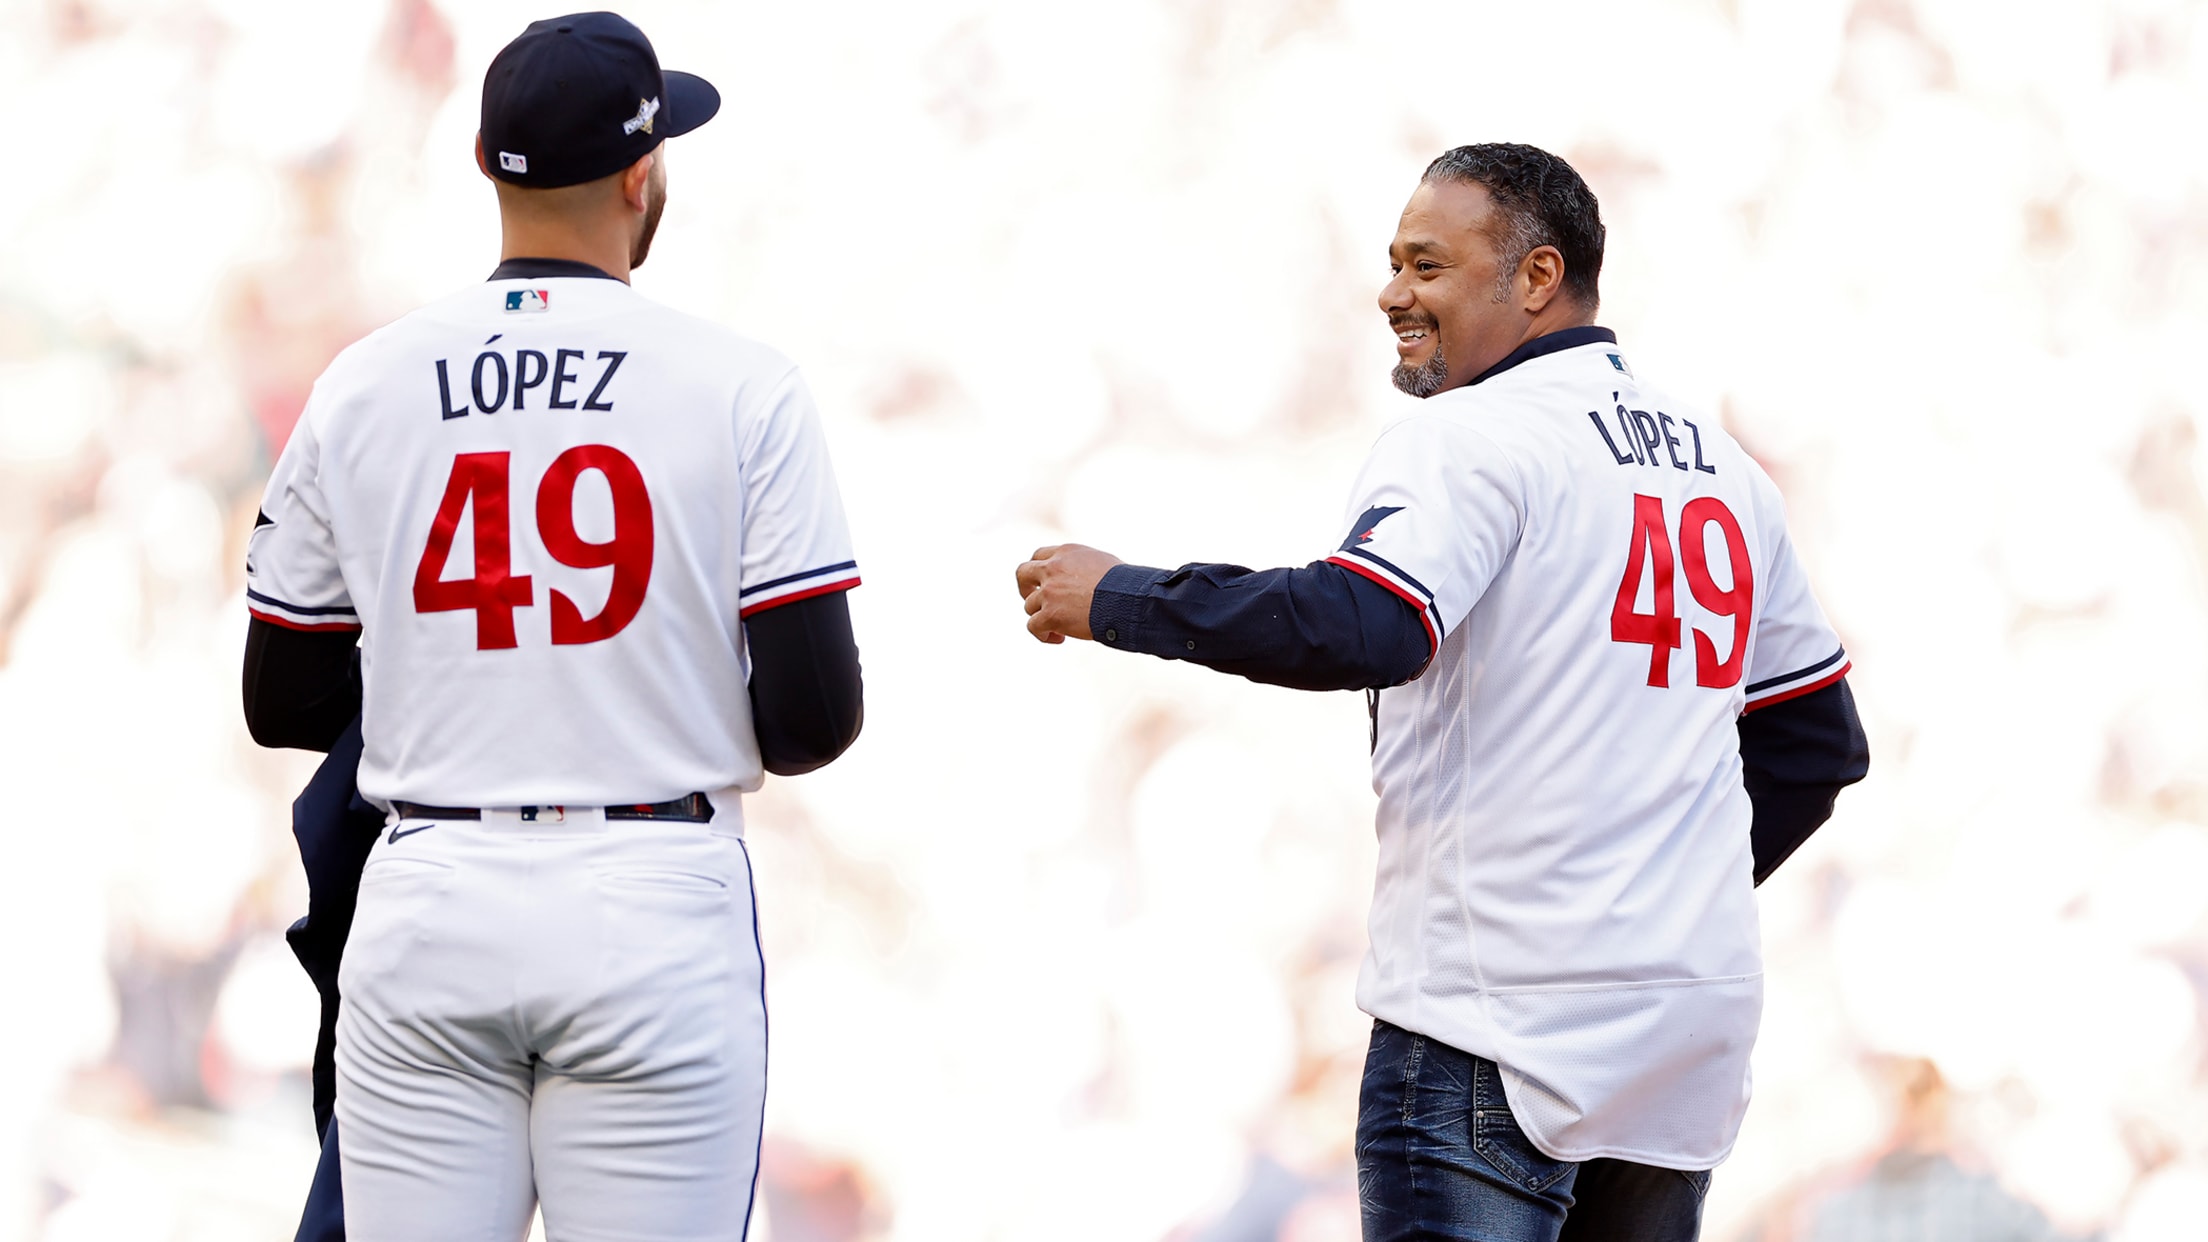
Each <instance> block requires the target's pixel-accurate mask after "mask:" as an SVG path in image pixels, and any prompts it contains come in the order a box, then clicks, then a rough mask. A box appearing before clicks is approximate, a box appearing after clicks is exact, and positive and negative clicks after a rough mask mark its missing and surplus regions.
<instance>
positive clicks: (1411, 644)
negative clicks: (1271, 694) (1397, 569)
mask: <svg viewBox="0 0 2208 1242" xmlns="http://www.w3.org/2000/svg"><path fill="white" fill-rule="evenodd" d="M1089 630H1090V632H1091V633H1092V634H1094V635H1095V637H1096V641H1098V642H1100V643H1102V644H1103V645H1105V646H1107V647H1112V648H1116V649H1118V650H1120V651H1135V652H1140V653H1142V654H1144V655H1153V656H1157V657H1159V658H1160V659H1165V660H1186V661H1188V662H1189V663H1191V664H1201V665H1203V666H1204V667H1206V668H1211V669H1216V670H1218V671H1219V672H1222V673H1233V674H1235V675H1237V676H1240V677H1247V678H1249V679H1250V680H1251V681H1258V682H1264V683H1266V684H1268V685H1275V686H1287V687H1289V688H1291V689H1296V690H1372V689H1379V688H1381V687H1385V686H1399V685H1402V684H1403V683H1404V682H1406V681H1409V680H1410V679H1411V678H1413V677H1416V676H1418V674H1419V672H1420V671H1421V670H1422V669H1424V668H1425V667H1426V662H1427V661H1428V660H1430V659H1432V658H1433V654H1434V652H1433V644H1432V642H1431V640H1430V639H1429V638H1428V637H1427V632H1426V626H1425V623H1424V622H1423V621H1421V620H1420V619H1419V614H1418V611H1417V610H1416V609H1414V608H1412V607H1411V605H1410V604H1408V603H1406V602H1404V601H1403V600H1402V599H1400V598H1398V597H1397V596H1395V595H1394V594H1392V593H1391V592H1389V591H1388V590H1387V588H1385V587H1382V586H1380V585H1379V584H1378V583H1375V582H1373V581H1371V580H1369V579H1367V578H1364V577H1362V576H1361V575H1358V574H1355V573H1352V572H1350V571H1349V570H1347V569H1344V568H1342V567H1341V566H1339V565H1333V564H1329V563H1327V562H1325V561H1318V562H1315V563H1313V564H1310V565H1306V566H1304V567H1302V568H1300V569H1262V570H1253V569H1244V568H1243V567H1242V566H1240V565H1183V566H1181V567H1180V568H1179V569H1151V568H1148V567H1146V566H1141V565H1115V566H1113V567H1112V568H1111V569H1110V570H1109V571H1107V572H1106V573H1105V575H1104V577H1103V579H1102V580H1101V581H1100V582H1098V583H1097V587H1096V596H1095V598H1094V599H1093V600H1092V601H1091V602H1090V604H1089Z"/></svg>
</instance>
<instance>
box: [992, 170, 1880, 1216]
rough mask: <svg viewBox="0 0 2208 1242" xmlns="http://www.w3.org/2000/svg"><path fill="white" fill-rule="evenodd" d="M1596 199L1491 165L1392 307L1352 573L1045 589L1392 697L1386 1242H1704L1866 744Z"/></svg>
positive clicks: (1374, 927) (1098, 566)
mask: <svg viewBox="0 0 2208 1242" xmlns="http://www.w3.org/2000/svg"><path fill="white" fill-rule="evenodd" d="M1602 247H1603V227H1602V222H1601V217H1600V215H1599V214H1598V211H1597V207H1596V202H1595V197H1594V195H1593V194H1592V193H1591V192H1590V191H1589V190H1588V188H1587V186H1586V184H1585V183H1584V182H1583V181H1581V179H1580V177H1579V175H1578V174H1577V173H1576V172H1574V171H1573V169H1572V168H1571V167H1570V166H1569V165H1568V164H1566V163H1565V162H1564V161H1563V160H1561V159H1558V158H1557V157H1555V156H1553V155H1550V154H1549V153H1547V152H1545V151H1541V150H1539V149H1537V148H1533V147H1527V146H1520V145H1516V144H1505V143H1492V144H1482V145H1477V146H1468V147H1459V148H1456V149H1455V150H1452V151H1449V152H1448V153H1446V154H1444V155H1442V156H1441V157H1440V158H1439V159H1436V160H1435V161H1434V162H1433V163H1432V164H1431V165H1430V166H1429V167H1428V168H1427V170H1426V174H1425V177H1424V178H1423V180H1422V181H1421V182H1420V184H1419V186H1418V188H1417V190H1416V192H1414V193H1413V194H1412V196H1411V200H1410V204H1409V206H1407V207H1406V208H1405V209H1404V211H1403V216H1402V220H1401V223H1400V225H1399V227H1398V229H1397V231H1396V236H1395V240H1394V242H1393V244H1392V245H1391V246H1390V247H1389V251H1388V257H1389V265H1390V267H1391V269H1392V270H1393V272H1394V278H1393V279H1392V280H1390V281H1389V282H1388V284H1387V286H1386V288H1384V289H1383V290H1382V291H1381V294H1380V309H1381V311H1382V312H1383V313H1384V314H1386V315H1387V317H1388V323H1389V326H1390V327H1392V328H1393V329H1394V330H1395V333H1396V338H1397V353H1398V355H1399V361H1398V363H1397V366H1396V368H1395V376H1394V378H1395V383H1396V386H1397V387H1399V388H1401V389H1402V390H1403V391H1405V392H1407V393H1410V394H1411V395H1413V396H1416V397H1422V398H1426V399H1428V405H1427V407H1426V408H1425V409H1424V410H1422V411H1421V412H1420V413H1419V414H1416V415H1413V416H1412V417H1410V418H1407V419H1405V420H1403V421H1402V422H1400V423H1398V424H1396V425H1395V426H1393V427H1391V428H1389V429H1388V430H1387V431H1386V432H1384V433H1383V434H1382V435H1381V437H1380V439H1379V441H1378V442H1377V443H1376V444H1375V445H1374V446H1373V448H1372V451H1371V454H1370V456H1369V457H1368V458H1367V459H1366V462H1365V466H1364V469H1363V471H1362V473H1361V475H1360V477H1359V478H1358V481H1357V484H1356V486H1355V488H1354V489H1353V491H1352V493H1351V496H1350V500H1349V504H1348V507H1347V509H1346V512H1345V520H1344V526H1343V530H1344V536H1343V539H1342V542H1341V543H1340V545H1339V546H1338V547H1336V548H1334V549H1333V550H1332V552H1331V554H1330V555H1328V556H1327V557H1326V558H1325V559H1323V560H1320V561H1317V562H1315V563H1313V564H1310V565H1307V566H1304V567H1302V568H1295V569H1275V570H1266V571H1261V572H1253V571H1251V570H1248V569H1244V568H1242V567H1240V566H1235V565H1217V564H1193V565H1184V566H1182V567H1180V568H1179V569H1174V570H1166V569H1149V568H1144V567H1141V566H1136V565H1126V564H1121V563H1120V562H1119V561H1118V560H1117V559H1116V558H1114V557H1111V556H1109V555H1107V554H1105V553H1103V552H1099V551H1097V550H1095V549H1093V548H1086V547H1082V546H1080V545H1077V544H1066V545H1062V546H1058V547H1050V548H1043V549H1040V550H1038V551H1037V552H1036V553H1035V556H1034V558H1033V559H1032V560H1030V561H1028V562H1026V563H1024V564H1022V565H1021V566H1020V567H1019V571H1018V579H1019V589H1020V594H1021V596H1022V598H1023V599H1024V601H1025V603H1026V608H1027V612H1028V629H1029V630H1030V631H1031V632H1032V633H1033V634H1034V635H1035V636H1036V637H1037V638H1039V639H1041V640H1042V641H1044V642H1062V641H1064V639H1066V638H1068V637H1071V638H1081V639H1094V640H1096V641H1098V642H1100V643H1102V644H1103V645H1105V646H1108V647H1114V648H1117V649H1119V650H1123V651H1132V652H1140V653H1145V654H1149V655H1154V656H1159V657H1162V658H1165V659H1173V660H1187V661H1190V662H1192V663H1197V664H1202V665H1206V666H1208V667H1210V668H1213V669H1217V670H1220V671H1222V672H1229V673H1237V674H1240V675H1241V676H1244V677H1248V678H1250V679H1251V680H1253V681H1261V682H1269V683H1272V684H1276V685H1283V686H1290V687H1295V688H1300V689H1308V690H1335V689H1361V690H1367V691H1371V692H1373V712H1372V714H1373V783H1374V787H1375V789H1376V790H1377V792H1378V793H1379V795H1380V805H1379V812H1378V834H1379V846H1380V854H1379V876H1378V881H1377V883H1376V885H1375V888H1374V894H1373V907H1372V916H1371V921H1370V932H1371V947H1370V952H1369V954H1368V955H1367V957H1366V959H1365V963H1364V967H1363V970H1362V972H1361V974H1360V976H1359V979H1358V985H1357V1000H1358V1004H1359V1006H1360V1007H1362V1008H1363V1009H1364V1010H1366V1011H1367V1012H1369V1013H1370V1014H1372V1015H1373V1017H1374V1019H1375V1022H1374V1027H1373V1036H1372V1045H1371V1051H1370V1054H1369V1057H1368V1059H1367V1062H1366V1068H1365V1079H1364V1086H1363V1098H1362V1100H1361V1102H1360V1116H1359V1121H1358V1134H1357V1159H1358V1184H1359V1189H1360V1198H1361V1200H1362V1203H1363V1214H1364V1234H1365V1238H1366V1240H1367V1242H1409V1240H1411V1239H1432V1238H1446V1239H1472V1238H1479V1239H1512V1240H1515V1239H1539V1240H1542V1242H1547V1240H1550V1239H1559V1238H1565V1239H1576V1240H1580V1242H1597V1240H1608V1239H1623V1238H1632V1239H1639V1240H1643V1242H1646V1240H1672V1239H1691V1238H1694V1237H1696V1236H1697V1235H1698V1233H1699V1231H1700V1227H1701V1205H1702V1196H1703V1194H1704V1193H1705V1192H1706V1190H1707V1188H1708V1185H1709V1178H1710V1170H1711V1169H1713V1168H1714V1167H1716V1165H1717V1164H1718V1163H1720V1162H1721V1161H1723V1160H1724V1159H1725V1157H1726V1155H1727V1153H1728V1152H1730V1151H1731V1149H1732V1144H1733V1139H1734V1136H1735V1134H1736V1133H1737V1132H1738V1130H1739V1127H1740V1121H1741V1117H1742V1115H1743V1114H1744V1112H1745V1110H1746V1108H1747V1104H1748V1057H1749V1051H1750V1049H1751V1048H1752V1046H1753V1044H1754V1042H1755V1036H1756V1027H1757V1023H1758V1021H1759V1018H1760V1015H1761V1011H1762V965H1761V960H1760V953H1759V948H1758V939H1757V923H1756V907H1755V898H1754V895H1753V891H1752V890H1753V886H1754V885H1755V884H1756V883H1758V882H1760V881H1761V880H1762V879H1763V878H1764V877H1765V876H1767V875H1769V874H1770V872H1771V870H1772V869H1773V868H1775V867H1777V866H1778V865H1779V863H1780V862H1781V861H1783V860H1784V859H1785V858H1786V856H1787V855H1788V854H1790V853H1791V852H1792V851H1793V850H1794V848H1795V847H1796V846H1798V845H1800V844H1801V842H1802V841H1803V840H1804V839H1805V838H1807V837H1808V836H1809V834H1810V833H1811V832H1813V831H1815V829H1816V828H1817V827H1818V826H1819V825H1820V824H1822V823H1823V822H1824V821H1825V819H1826V818H1828V817H1829V816H1830V814H1831V811H1832V805H1833V800H1834V798H1835V797H1836V795H1837V794H1838V791H1839V790H1840V788H1841V787H1842V786H1844V785H1847V784H1849V783H1851V782H1853V781H1856V780H1859V779H1861V778H1862V776H1863V774H1864V772H1865V770H1866V767H1867V764H1868V754H1867V750H1866V748H1865V746H1864V741H1863V734H1862V729H1861V726H1860V724H1859V723H1858V721H1857V719H1856V713H1855V708H1854V703H1853V700H1852V698H1851V697H1850V694H1849V690H1848V686H1847V682H1846V681H1845V679H1844V675H1845V674H1846V672H1847V669H1848V661H1847V658H1846V656H1845V654H1844V653H1842V651H1841V649H1840V641H1839V639H1838V638H1837V637H1836V636H1835V635H1834V633H1833V631H1832V628H1831V627H1830V625H1828V624H1827V622H1826V620H1825V617H1824V614H1823V613H1822V612H1821V611H1820V610H1819V608H1818V606H1817V603H1816V601H1815V599H1814V598H1813V597H1812V596H1811V594H1810V590H1809V585H1808V581H1807V579H1806V577H1805V576H1804V574H1803V571H1802V567H1801V565H1800V564H1799V563H1798V561H1797V560H1796V558H1795V555H1794V552H1793V549H1792V546H1791V545H1790V544H1789V543H1788V541H1787V535H1786V528H1785V522H1784V517H1783V514H1782V511H1781V506H1780V501H1779V496H1778V492H1777V490H1776V489H1775V488H1774V487H1773V486H1772V484H1771V480H1770V479H1769V478H1768V477H1767V476H1766V475H1765V474H1764V472H1763V471H1762V469H1761V468H1759V467H1758V466H1757V465H1756V463H1755V462H1754V461H1753V460H1752V459H1750V458H1749V457H1748V455H1747V454H1746V453H1744V452H1743V451H1742V450H1741V448H1740V446H1739V445H1737V444H1736V443H1734V441H1733V439H1732V437H1730V436H1729V435H1727V434H1726V433H1725V431H1724V429H1723V428H1722V427H1721V426H1719V425H1718V423H1717V422H1716V421H1715V420H1713V419H1710V418H1708V417H1706V416H1705V415H1703V414H1702V413H1700V412H1698V411H1695V410H1693V409H1691V408H1689V407H1687V406H1685V405H1683V404H1681V403H1680V402H1678V401H1676V400H1674V399H1673V398H1671V397H1670V396H1668V395H1666V394H1664V393H1663V392H1661V391H1660V390H1658V389H1657V388H1655V387H1654V386H1652V385H1649V384H1646V383H1644V382H1643V381H1642V380H1641V379H1640V378H1639V377H1638V376H1637V375H1636V373H1635V372H1634V370H1633V368H1632V367H1631V366H1630V365H1629V364H1628V363H1627V361H1626V357H1625V355H1624V353H1623V352H1622V351H1621V349H1620V347H1619V345H1618V343H1617V338H1616V336H1615V335H1614V334H1612V333H1611V332H1610V331H1609V330H1608V329H1606V328H1602V327H1598V326H1596V325H1595V322H1594V320H1595V312H1596V308H1597V305H1598V301H1599V298H1598V292H1597V277H1598V276H1599V275H1600V273H1601V270H1602Z"/></svg>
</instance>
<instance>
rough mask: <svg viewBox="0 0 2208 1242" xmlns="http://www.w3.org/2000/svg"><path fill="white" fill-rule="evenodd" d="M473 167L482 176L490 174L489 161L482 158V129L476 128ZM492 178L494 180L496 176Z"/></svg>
mask: <svg viewBox="0 0 2208 1242" xmlns="http://www.w3.org/2000/svg"><path fill="white" fill-rule="evenodd" d="M475 167H476V170H477V171H478V172H481V173H482V174H483V175H484V176H486V177H489V176H490V175H491V162H490V161H489V160H486V159H484V158H483V131H481V130H477V131H476V134H475ZM492 180H494V181H495V180H497V178H495V177H493V178H492Z"/></svg>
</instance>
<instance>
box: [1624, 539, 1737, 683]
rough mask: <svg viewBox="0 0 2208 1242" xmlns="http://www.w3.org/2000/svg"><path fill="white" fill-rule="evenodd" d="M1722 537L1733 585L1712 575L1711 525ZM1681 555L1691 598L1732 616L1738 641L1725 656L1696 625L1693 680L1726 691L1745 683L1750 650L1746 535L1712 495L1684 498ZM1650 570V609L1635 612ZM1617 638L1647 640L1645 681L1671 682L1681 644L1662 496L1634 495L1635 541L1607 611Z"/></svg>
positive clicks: (1718, 612) (1724, 615)
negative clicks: (1673, 660)
mask: <svg viewBox="0 0 2208 1242" xmlns="http://www.w3.org/2000/svg"><path fill="white" fill-rule="evenodd" d="M1712 522H1715V523H1716V524H1717V528H1718V530H1719V531H1721V532H1723V534H1724V536H1725V551H1726V553H1727V556H1728V559H1730V560H1731V561H1732V563H1733V574H1732V578H1733V585H1732V586H1731V587H1729V588H1728V587H1720V586H1719V585H1717V582H1716V580H1715V579H1713V578H1711V577H1710V565H1709V554H1708V552H1707V551H1706V550H1705V549H1706V547H1707V545H1706V544H1705V543H1704V542H1703V540H1704V537H1705V536H1706V535H1707V534H1708V527H1709V525H1710V523H1712ZM1679 559H1680V560H1681V561H1684V562H1685V567H1686V573H1687V589H1688V590H1689V591H1691V592H1693V594H1694V602H1695V603H1698V604H1700V605H1702V607H1704V608H1706V609H1708V610H1709V611H1711V612H1713V613H1716V614H1717V615H1718V616H1721V617H1731V618H1732V619H1733V645H1732V648H1731V651H1730V653H1729V654H1728V655H1727V656H1726V657H1725V658H1724V659H1723V660H1719V659H1718V658H1717V644H1716V643H1715V642H1713V641H1712V640H1711V638H1710V636H1709V635H1708V634H1705V633H1703V632H1702V631H1701V630H1700V629H1699V628H1698V629H1696V630H1695V631H1694V684H1696V685H1698V686H1712V687H1716V688H1718V689H1724V688H1726V687H1728V686H1736V685H1739V684H1740V675H1741V671H1742V665H1743V664H1744V663H1745V662H1746V656H1747V654H1748V629H1749V626H1750V624H1751V618H1750V615H1749V614H1750V612H1751V609H1752V607H1753V605H1754V602H1755V594H1756V571H1755V567H1754V566H1752V565H1750V564H1749V563H1748V540H1747V539H1746V538H1744V537H1743V536H1742V535H1741V533H1740V523H1739V522H1738V521H1736V520H1734V518H1733V511H1732V510H1730V509H1728V508H1726V507H1725V502H1724V501H1722V500H1719V499H1717V498H1716V497H1715V496H1700V497H1697V498H1695V499H1693V500H1690V501H1688V502H1687V504H1686V507H1685V508H1684V509H1683V510H1681V511H1680V514H1679ZM1644 566H1646V567H1647V568H1648V569H1650V570H1652V571H1653V574H1654V577H1655V584H1654V586H1653V588H1652V589H1651V591H1650V595H1651V596H1652V597H1653V598H1652V600H1651V611H1649V612H1635V611H1634V610H1633V609H1634V605H1635V603H1636V602H1637V601H1638V600H1639V599H1640V594H1641V575H1642V573H1643V567H1644ZM1610 638H1611V641H1613V642H1621V643H1646V644H1647V645H1648V649H1649V650H1648V684H1649V685H1652V686H1669V685H1671V653H1672V651H1673V650H1674V649H1675V648H1677V647H1678V646H1679V613H1678V611H1677V609H1675V608H1674V607H1673V594H1672V555H1671V536H1670V534H1669V533H1668V532H1667V531H1666V530H1665V524H1664V501H1663V497H1661V496H1639V495H1636V496H1635V497H1633V546H1632V547H1631V548H1630V549H1628V550H1627V552H1626V556H1625V579H1624V581H1622V582H1620V583H1618V602H1617V603H1616V604H1615V605H1613V606H1612V607H1611V609H1610Z"/></svg>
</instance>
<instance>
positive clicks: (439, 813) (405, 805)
mask: <svg viewBox="0 0 2208 1242" xmlns="http://www.w3.org/2000/svg"><path fill="white" fill-rule="evenodd" d="M391 809H392V810H395V811H397V812H398V813H399V818H401V819H481V818H483V812H482V811H480V810H478V809H477V808H475V807H472V806H430V805H428V804H426V803H421V802H398V801H394V802H393V803H392V804H391ZM514 809H516V810H518V811H520V812H521V818H522V822H523V823H531V822H534V821H535V820H536V819H538V818H539V816H540V815H542V816H544V817H545V818H552V816H551V815H550V814H549V813H550V812H559V811H565V810H566V809H567V808H565V807H557V806H524V807H516V808H514ZM576 809H577V810H580V809H582V808H580V807H578V808H576ZM603 809H604V811H605V815H606V818H607V819H671V820H677V821H679V822H682V823H686V824H706V823H711V822H712V821H713V800H712V799H710V798H708V797H706V796H705V795H704V794H702V793H693V794H684V795H683V796H682V797H680V798H676V799H674V800H673V801H671V802H632V803H628V804H626V805H623V806H609V807H605V808H603Z"/></svg>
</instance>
